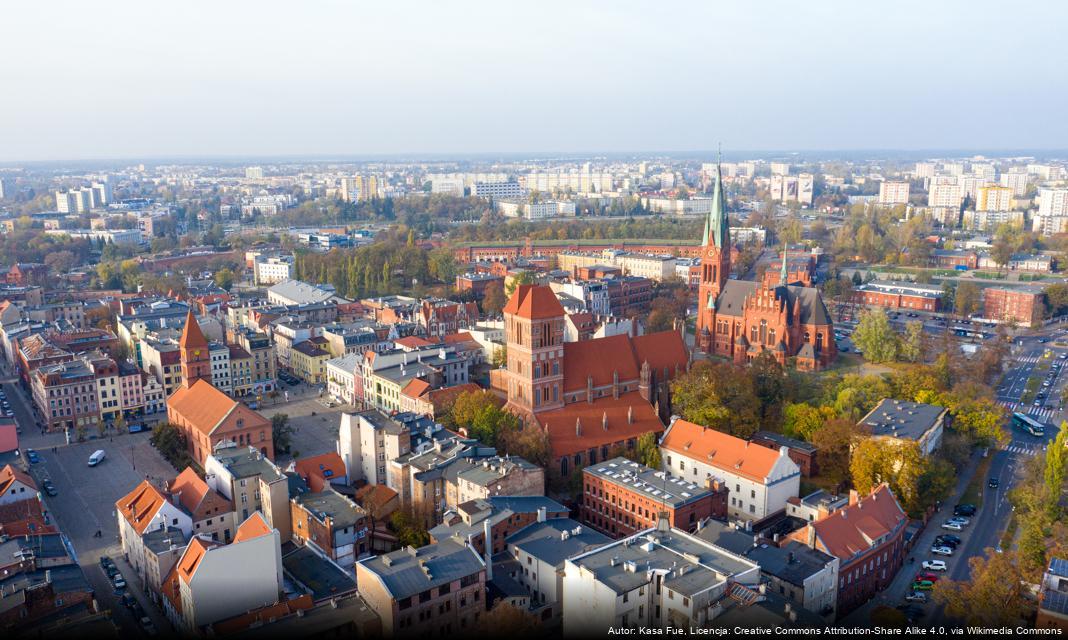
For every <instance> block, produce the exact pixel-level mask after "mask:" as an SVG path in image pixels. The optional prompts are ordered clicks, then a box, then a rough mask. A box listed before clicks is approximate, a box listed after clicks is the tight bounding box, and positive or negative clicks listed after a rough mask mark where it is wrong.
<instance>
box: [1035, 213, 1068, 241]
mask: <svg viewBox="0 0 1068 640" xmlns="http://www.w3.org/2000/svg"><path fill="white" fill-rule="evenodd" d="M1031 230H1032V231H1034V232H1035V233H1040V234H1042V235H1044V236H1052V235H1056V234H1058V233H1068V215H1066V216H1035V219H1034V221H1033V222H1032V223H1031Z"/></svg>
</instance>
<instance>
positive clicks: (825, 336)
mask: <svg viewBox="0 0 1068 640" xmlns="http://www.w3.org/2000/svg"><path fill="white" fill-rule="evenodd" d="M702 244H703V248H702V250H701V282H700V286H699V287H698V294H697V296H698V297H697V303H698V306H697V309H698V315H697V347H698V348H699V349H700V350H701V351H702V352H704V353H707V354H710V355H716V356H722V357H725V358H730V359H731V360H733V361H734V362H735V363H738V364H744V363H746V362H750V361H752V360H753V358H756V357H757V356H759V355H760V354H761V352H763V351H769V352H771V354H772V355H774V356H775V359H776V360H778V361H779V363H781V364H783V365H786V364H788V363H790V362H791V361H792V362H793V363H795V366H796V367H797V368H798V369H802V370H809V371H813V370H820V369H824V368H826V367H828V366H829V365H830V364H831V363H832V362H834V359H835V357H836V356H837V355H838V349H837V347H836V345H835V342H834V324H833V323H832V321H831V315H830V313H828V312H827V306H826V305H825V304H824V303H823V297H822V296H821V295H820V292H819V290H818V289H816V288H815V287H813V286H812V283H811V281H809V280H808V278H798V275H799V274H798V273H796V272H791V271H790V270H789V268H788V266H787V265H788V263H789V260H788V259H787V256H786V255H785V253H784V254H783V258H782V268H781V270H780V271H779V272H778V273H776V272H774V271H770V270H769V273H766V274H765V277H764V278H763V280H762V281H761V282H752V281H748V280H732V279H730V277H729V276H730V273H731V243H730V224H729V223H728V221H727V204H726V198H725V196H724V193H723V179H722V175H717V177H716V184H715V188H714V192H713V194H712V210H711V211H710V212H709V214H708V217H707V219H706V220H705V230H704V234H703V235H702Z"/></svg>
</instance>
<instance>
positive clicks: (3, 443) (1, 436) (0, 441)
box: [0, 422, 19, 453]
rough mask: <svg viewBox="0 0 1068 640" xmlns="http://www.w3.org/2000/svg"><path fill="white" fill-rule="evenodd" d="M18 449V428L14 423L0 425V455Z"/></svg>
mask: <svg viewBox="0 0 1068 640" xmlns="http://www.w3.org/2000/svg"><path fill="white" fill-rule="evenodd" d="M18 448H19V432H18V426H17V425H16V424H15V423H14V422H9V423H7V424H0V453H7V452H8V451H14V450H15V449H18Z"/></svg>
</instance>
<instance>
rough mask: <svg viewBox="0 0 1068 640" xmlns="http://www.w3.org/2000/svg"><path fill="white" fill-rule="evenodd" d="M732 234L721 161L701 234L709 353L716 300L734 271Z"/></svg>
mask: <svg viewBox="0 0 1068 640" xmlns="http://www.w3.org/2000/svg"><path fill="white" fill-rule="evenodd" d="M730 235H731V232H730V224H729V223H728V221H727V200H726V197H725V196H724V194H723V170H722V169H721V168H720V167H719V165H717V166H716V185H715V187H714V190H713V192H712V209H711V211H709V212H708V217H707V218H706V219H705V231H704V234H703V235H702V236H701V242H702V245H703V246H702V249H701V283H700V286H699V287H698V290H697V341H698V344H699V346H700V347H701V350H702V351H705V352H706V353H707V352H711V351H712V348H713V347H712V335H713V334H714V333H715V330H716V327H715V323H716V318H715V316H716V300H717V299H718V298H719V294H720V293H721V292H722V291H723V288H724V286H726V284H727V279H728V277H729V276H730V273H731V238H730Z"/></svg>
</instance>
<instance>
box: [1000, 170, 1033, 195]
mask: <svg viewBox="0 0 1068 640" xmlns="http://www.w3.org/2000/svg"><path fill="white" fill-rule="evenodd" d="M1031 181H1032V177H1031V176H1030V175H1029V174H1027V173H1025V172H1023V171H1010V172H1009V173H1003V174H1001V186H1003V187H1008V188H1010V189H1012V193H1013V195H1016V196H1022V195H1024V194H1025V193H1027V187H1028V185H1030V184H1031Z"/></svg>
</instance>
